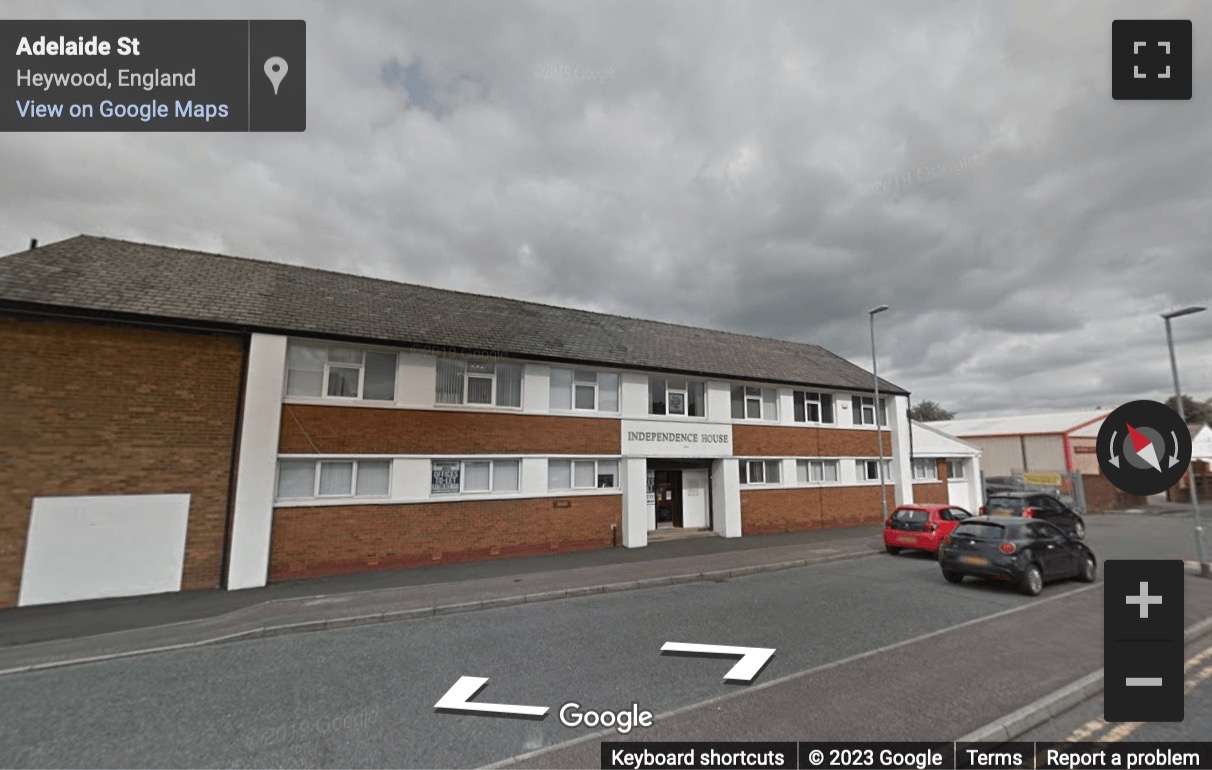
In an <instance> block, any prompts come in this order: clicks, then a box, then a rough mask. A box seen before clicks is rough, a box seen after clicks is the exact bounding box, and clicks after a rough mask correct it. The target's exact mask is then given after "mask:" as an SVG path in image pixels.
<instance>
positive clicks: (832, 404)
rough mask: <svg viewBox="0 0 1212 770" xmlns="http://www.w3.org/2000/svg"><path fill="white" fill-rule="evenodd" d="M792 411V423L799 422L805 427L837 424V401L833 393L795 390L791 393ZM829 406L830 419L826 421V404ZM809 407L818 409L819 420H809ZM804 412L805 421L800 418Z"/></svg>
mask: <svg viewBox="0 0 1212 770" xmlns="http://www.w3.org/2000/svg"><path fill="white" fill-rule="evenodd" d="M791 400H792V409H791V421H792V422H798V423H801V424H803V425H836V424H837V399H836V398H834V396H833V394H832V393H829V392H826V391H823V390H793V391H792V392H791ZM826 403H828V404H829V417H830V419H828V420H826V419H825V404H826ZM809 406H815V407H816V414H817V419H815V420H812V419H809V418H808V411H809ZM800 412H802V413H803V415H804V419H802V420H801V419H800V418H799V413H800Z"/></svg>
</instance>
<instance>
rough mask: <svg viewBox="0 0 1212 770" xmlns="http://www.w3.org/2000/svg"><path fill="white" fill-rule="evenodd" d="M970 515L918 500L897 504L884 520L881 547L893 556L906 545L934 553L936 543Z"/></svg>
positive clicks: (936, 550) (936, 548)
mask: <svg viewBox="0 0 1212 770" xmlns="http://www.w3.org/2000/svg"><path fill="white" fill-rule="evenodd" d="M970 518H972V514H971V513H969V512H968V511H965V510H964V509H963V508H960V507H959V506H955V505H940V504H937V503H922V504H920V505H917V504H915V505H902V506H899V507H898V508H897V509H896V510H895V511H893V512H892V515H891V516H889V517H888V521H886V522H885V523H884V550H886V551H888V553H890V554H892V555H893V556H895V555H896V554H898V553H900V552H901V551H902V550H904V549H906V548H911V549H913V550H916V551H927V552H929V553H938V544H939V543H940V542H942V539H943V538H944V537H946V536H947V535H949V534H951V530H953V529H955V527H956V526H957V525H958V524H959V523H960V522H961V521H963V520H964V519H970Z"/></svg>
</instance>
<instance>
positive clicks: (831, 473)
mask: <svg viewBox="0 0 1212 770" xmlns="http://www.w3.org/2000/svg"><path fill="white" fill-rule="evenodd" d="M837 478H838V461H837V460H796V461H795V480H796V481H798V482H799V483H801V484H817V483H821V482H826V481H837Z"/></svg>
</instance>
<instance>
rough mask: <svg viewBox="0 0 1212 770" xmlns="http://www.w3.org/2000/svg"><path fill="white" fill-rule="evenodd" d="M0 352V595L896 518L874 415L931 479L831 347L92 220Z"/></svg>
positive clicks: (65, 593)
mask: <svg viewBox="0 0 1212 770" xmlns="http://www.w3.org/2000/svg"><path fill="white" fill-rule="evenodd" d="M0 348H2V349H3V350H4V351H5V366H3V367H0V424H3V425H4V426H5V429H6V430H7V432H8V440H7V441H5V442H3V448H0V453H2V454H3V457H2V458H0V459H2V462H0V607H7V606H13V605H18V604H20V605H25V604H40V603H48V602H60V601H70V600H75V599H87V598H96V597H102V596H122V595H135V594H142V593H154V592H164V591H175V590H188V589H201V588H224V587H225V588H233V589H234V588H245V587H253V586H260V585H264V584H265V583H266V582H267V581H280V580H290V579H295V578H303V577H313V576H321V575H330V574H336V573H342V572H350V571H358V570H368V569H385V568H397V567H410V566H418V565H426V564H435V563H441V562H453V561H465V560H475V559H490V558H502V557H508V556H516V555H524V554H540V553H551V552H556V551H567V550H577V549H589V548H608V547H612V546H620V547H628V548H638V547H643V546H645V545H646V544H647V542H648V539H649V536H650V534H652V533H656V532H659V531H662V530H665V531H668V532H675V533H676V532H677V530H679V529H681V530H692V529H698V530H709V531H713V532H715V533H716V534H718V535H720V536H723V537H740V536H747V535H752V534H759V533H765V532H783V531H794V530H805V529H814V528H819V527H830V526H837V525H846V524H857V523H862V522H878V521H879V520H880V516H881V506H880V499H879V495H880V485H879V472H880V468H879V463H878V460H877V456H878V454H879V445H878V444H877V440H878V439H877V436H882V440H883V442H884V447H883V453H884V456H885V457H886V458H888V459H887V460H886V461H885V468H884V470H885V474H886V478H887V480H888V482H889V487H888V489H889V491H888V494H889V504H890V505H892V504H895V503H900V502H910V501H912V499H913V484H912V463H911V458H910V455H909V446H908V430H909V428H908V418H907V397H908V393H907V392H906V391H905V390H903V389H901V388H898V387H896V386H895V385H892V384H890V383H882V384H881V396H882V397H883V399H882V401H883V403H882V404H881V405H880V407H881V408H878V409H877V405H876V403H875V399H874V398H873V393H872V387H871V386H872V380H871V375H870V373H868V372H866V371H864V370H863V369H861V368H860V367H857V366H855V365H853V364H851V363H849V362H847V361H845V360H844V359H842V358H840V357H838V356H836V355H834V354H832V353H830V352H829V351H827V350H825V349H823V348H821V347H818V346H815V345H805V344H799V343H792V342H786V341H781V340H773V339H764V338H758V337H752V336H745V335H739V334H731V333H727V332H721V331H710V330H704V329H696V328H691V327H686V326H678V325H674V324H667V323H658V322H654V321H645V320H637V319H631V318H623V317H618V316H611V315H605V314H600V313H590V312H584V311H579V310H571V309H565V308H558V307H552V306H548V305H541V304H536V303H531V302H521V301H516V300H509V299H502V298H498V297H488V296H478V295H472V294H466V293H462V292H455V291H446V290H439V289H433V288H427V287H422V286H415V285H409V284H401V283H394V282H389V281H383V280H375V279H370V278H363V277H357V276H352V275H345V274H340V273H334V272H329V271H325V270H317V269H311V268H303V267H297V266H291V265H286V264H279V263H272V262H264V261H257V260H248V259H238V258H233V257H227V256H221V255H216V254H207V253H201V252H194V251H183V250H178V249H172V248H166V247H160V246H151V245H145V244H138V243H131V242H126V241H117V240H111V239H105V238H95V237H88V236H80V237H76V238H71V239H68V240H65V241H61V242H58V243H54V244H50V245H47V246H43V247H41V248H36V249H31V250H28V251H24V252H20V253H17V254H12V255H9V256H7V257H4V258H0ZM877 414H878V415H879V416H880V418H881V419H882V422H883V426H884V427H883V429H882V430H881V431H878V432H877V426H876V419H877ZM893 498H894V499H893Z"/></svg>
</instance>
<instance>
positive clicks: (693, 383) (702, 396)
mask: <svg viewBox="0 0 1212 770" xmlns="http://www.w3.org/2000/svg"><path fill="white" fill-rule="evenodd" d="M674 382H681V383H685V387H682V388H674V387H671V383H674ZM656 384H659V385H660V393H661V400H660V404H661V406H662V408H663V409H664V411H663V412H658V411H656V410H655V407H656V404H657V402H656V401H654V400H653V395H654V394H653V391H654V387H653V386H654V385H656ZM671 394H677V395H680V396H681V397H682V411H681V412H671V411H669V397H670V395H671ZM696 395H697V396H698V407H699V411H700V412H702V414H693V409H692V408H691V407H692V406H693V405H694V404H695V398H694V397H695V396H696ZM648 414H649V415H650V416H652V417H678V418H683V419H689V420H705V419H706V418H707V381H706V380H696V379H694V378H692V377H662V376H658V375H655V374H650V375H648Z"/></svg>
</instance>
